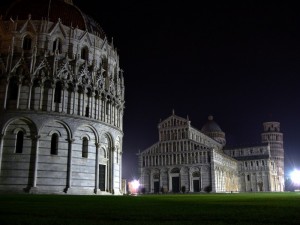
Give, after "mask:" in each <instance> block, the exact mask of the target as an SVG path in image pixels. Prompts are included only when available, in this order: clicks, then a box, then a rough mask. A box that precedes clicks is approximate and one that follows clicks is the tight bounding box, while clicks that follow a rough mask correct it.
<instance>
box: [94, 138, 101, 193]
mask: <svg viewBox="0 0 300 225" xmlns="http://www.w3.org/2000/svg"><path fill="white" fill-rule="evenodd" d="M95 146H96V160H95V194H97V192H98V189H99V148H100V144H99V143H95ZM102 191H103V190H102Z"/></svg>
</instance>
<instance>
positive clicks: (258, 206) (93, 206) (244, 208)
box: [0, 192, 300, 225]
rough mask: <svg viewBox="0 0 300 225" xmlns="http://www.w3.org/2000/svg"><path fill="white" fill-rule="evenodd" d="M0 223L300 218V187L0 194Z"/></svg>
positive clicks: (220, 222) (183, 224)
mask: <svg viewBox="0 0 300 225" xmlns="http://www.w3.org/2000/svg"><path fill="white" fill-rule="evenodd" d="M0 224H1V225H16V224H19V225H27V224H30V225H32V224H34V225H50V224H51V225H71V224H72V225H73V224H74V225H83V224H88V225H95V224H103V225H111V224H114V225H115V224H121V225H137V224H139V225H144V224H155V225H156V224H164V225H167V224H176V225H177V224H180V225H188V224H210V225H211V224H217V225H224V224H230V225H233V224H239V225H241V224H247V225H256V224H264V225H266V224H268V225H276V224H278V225H279V224H280V225H285V224H289V225H290V224H291V225H292V224H297V225H299V224H300V193H297V192H285V193H251V194H197V195H196V194H178V195H171V194H167V195H143V196H72V195H29V194H27V195H23V194H21V195H0Z"/></svg>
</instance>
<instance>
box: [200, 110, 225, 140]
mask: <svg viewBox="0 0 300 225" xmlns="http://www.w3.org/2000/svg"><path fill="white" fill-rule="evenodd" d="M213 119H214V118H213V116H211V115H210V116H209V117H208V121H207V122H206V123H205V124H204V126H203V127H202V129H201V131H202V132H203V133H204V134H206V135H207V136H209V137H211V138H212V139H214V140H215V141H217V142H219V143H221V144H222V145H223V146H225V144H226V139H225V133H224V132H223V131H222V130H221V128H220V126H219V125H218V124H217V123H216V122H215V121H214V120H213Z"/></svg>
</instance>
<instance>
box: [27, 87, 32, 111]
mask: <svg viewBox="0 0 300 225" xmlns="http://www.w3.org/2000/svg"><path fill="white" fill-rule="evenodd" d="M32 86H33V83H31V82H30V84H29V92H28V101H27V109H30V103H31V94H32V93H31V92H32Z"/></svg>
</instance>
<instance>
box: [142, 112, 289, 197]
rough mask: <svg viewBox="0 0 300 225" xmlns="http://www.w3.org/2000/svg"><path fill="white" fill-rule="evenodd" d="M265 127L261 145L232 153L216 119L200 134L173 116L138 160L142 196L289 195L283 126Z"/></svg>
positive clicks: (189, 122) (160, 126) (165, 121)
mask: <svg viewBox="0 0 300 225" xmlns="http://www.w3.org/2000/svg"><path fill="white" fill-rule="evenodd" d="M263 127H264V130H263V133H262V144H260V145H257V146H248V147H238V148H230V147H227V146H226V138H225V133H224V132H223V131H222V130H221V128H220V127H219V125H218V124H217V123H216V122H215V121H214V120H213V117H212V116H209V118H208V121H207V123H206V124H204V126H203V127H202V128H201V130H198V129H197V128H195V127H193V126H192V125H191V121H190V120H189V119H188V118H187V119H185V118H182V117H179V116H177V115H175V113H174V111H173V114H172V115H171V116H170V117H168V118H166V119H165V120H163V121H161V122H160V123H159V124H158V132H159V141H158V142H157V143H154V144H153V145H152V146H150V147H149V148H147V149H145V150H143V151H142V152H140V153H139V154H138V157H139V176H140V183H141V187H142V188H143V192H145V193H160V192H175V193H176V192H210V191H212V192H216V193H222V192H277V191H278V192H281V191H284V172H283V171H284V170H283V167H284V165H283V161H284V149H283V138H282V136H283V135H282V133H280V124H279V123H278V122H266V123H264V124H263Z"/></svg>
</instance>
